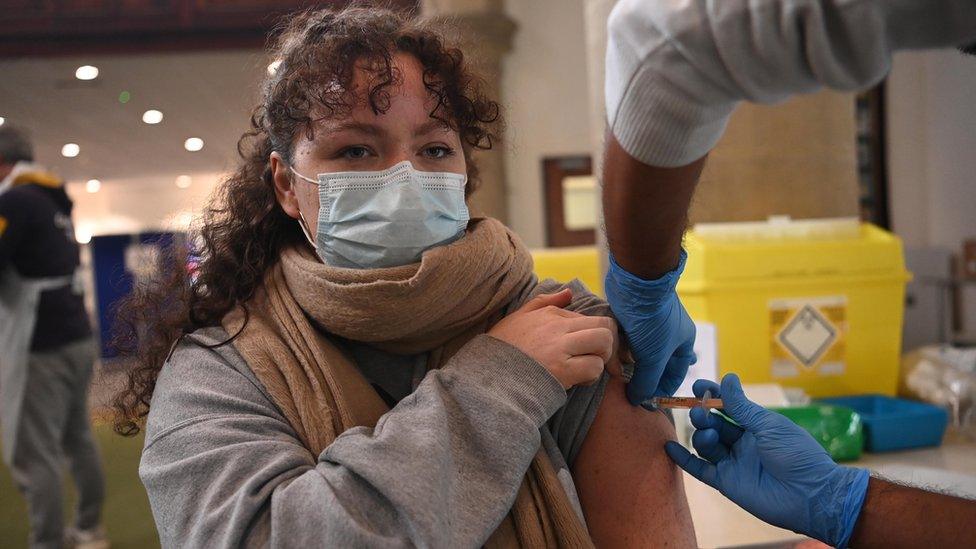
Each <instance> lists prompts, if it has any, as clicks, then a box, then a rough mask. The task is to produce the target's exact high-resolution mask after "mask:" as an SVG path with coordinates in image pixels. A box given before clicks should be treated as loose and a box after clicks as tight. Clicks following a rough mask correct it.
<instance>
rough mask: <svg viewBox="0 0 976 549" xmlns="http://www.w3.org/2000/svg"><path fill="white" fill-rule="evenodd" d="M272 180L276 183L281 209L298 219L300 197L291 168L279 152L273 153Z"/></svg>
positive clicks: (275, 188)
mask: <svg viewBox="0 0 976 549" xmlns="http://www.w3.org/2000/svg"><path fill="white" fill-rule="evenodd" d="M271 180H272V182H273V183H274V191H275V196H276V197H277V198H278V204H281V209H282V210H285V213H286V214H288V215H289V216H290V217H293V218H295V219H298V217H299V215H298V214H299V211H300V210H299V207H298V197H296V196H295V185H294V183H293V180H292V175H291V170H289V169H288V163H286V162H285V160H284V159H283V158H281V155H280V154H278V153H277V152H273V153H271Z"/></svg>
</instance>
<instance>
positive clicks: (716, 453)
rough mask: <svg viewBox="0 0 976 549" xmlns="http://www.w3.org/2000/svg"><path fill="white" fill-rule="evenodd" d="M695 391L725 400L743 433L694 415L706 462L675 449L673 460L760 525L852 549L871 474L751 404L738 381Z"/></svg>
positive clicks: (732, 378)
mask: <svg viewBox="0 0 976 549" xmlns="http://www.w3.org/2000/svg"><path fill="white" fill-rule="evenodd" d="M693 390H694V392H695V396H698V397H701V396H702V395H703V394H704V393H705V391H706V390H707V391H709V392H711V394H712V396H713V397H721V398H722V400H723V401H724V404H725V408H724V412H725V414H726V415H728V416H729V417H731V418H732V419H734V420H735V421H736V422H737V423H739V425H741V427H739V426H736V425H733V424H732V423H730V422H728V421H726V420H725V419H723V418H722V417H720V416H719V415H717V414H713V413H709V412H706V411H705V410H704V409H702V408H697V409H693V410H692V411H691V422H692V424H693V425H694V426H695V428H696V429H697V430H696V431H695V434H694V435H692V444H693V445H694V447H695V450H696V451H697V452H698V455H699V456H701V458H704V459H701V458H698V457H695V456H693V455H692V454H691V453H690V452H688V450H686V449H685V448H684V447H683V446H681V445H680V444H678V443H676V442H673V441H669V442H668V443H667V445H666V446H665V451H666V452H667V454H668V456H669V457H670V458H671V459H672V460H673V461H674V462H675V463H677V464H678V466H679V467H681V468H682V469H684V470H685V471H687V472H688V473H689V474H690V475H692V476H693V477H695V478H697V479H698V480H700V481H702V482H704V483H705V484H707V485H709V486H711V487H712V488H715V489H716V490H718V491H719V492H721V493H722V495H724V496H725V497H727V498H729V499H730V500H732V501H733V502H735V503H736V504H737V505H739V506H740V507H742V508H743V509H745V510H746V511H749V512H750V513H752V514H753V515H755V516H756V517H758V518H759V519H761V520H763V521H765V522H768V523H770V524H773V525H775V526H780V527H782V528H789V529H790V530H793V531H794V532H798V533H801V534H805V535H808V536H810V537H813V538H816V539H819V540H821V541H823V542H824V543H828V544H830V545H832V546H834V547H846V546H847V542H848V540H849V539H850V537H851V533H852V532H853V531H854V524H855V522H856V521H857V517H858V515H859V514H860V512H861V506H862V505H863V503H864V496H865V494H866V493H867V487H868V477H869V475H868V471H867V470H865V469H855V468H852V467H842V466H840V465H837V464H836V463H834V461H833V460H832V459H830V456H829V455H828V454H827V452H826V451H825V450H824V449H823V447H821V446H820V445H819V444H818V443H817V442H816V441H815V440H814V439H813V437H811V436H810V435H809V434H807V432H806V431H804V430H803V429H801V428H800V427H799V426H797V425H796V424H794V423H793V422H792V421H790V420H789V419H787V418H786V417H785V416H783V415H782V414H777V413H776V412H772V411H770V410H767V409H765V408H763V407H762V406H759V405H758V404H755V403H753V402H751V401H750V400H748V399H747V398H746V397H745V394H744V393H743V392H742V385H740V383H739V378H738V377H737V376H736V375H735V374H728V375H726V376H725V378H723V379H722V386H721V388H719V386H718V385H717V384H715V383H714V382H711V381H707V380H702V379H700V380H698V381H696V382H695V385H694V388H693ZM706 460H707V461H706Z"/></svg>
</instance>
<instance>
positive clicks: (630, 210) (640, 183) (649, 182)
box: [602, 134, 705, 280]
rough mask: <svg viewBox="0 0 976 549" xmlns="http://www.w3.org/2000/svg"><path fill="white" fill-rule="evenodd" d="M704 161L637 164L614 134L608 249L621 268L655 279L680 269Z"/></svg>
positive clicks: (606, 183) (606, 211)
mask: <svg viewBox="0 0 976 549" xmlns="http://www.w3.org/2000/svg"><path fill="white" fill-rule="evenodd" d="M704 165H705V159H704V158H702V159H700V160H698V161H696V162H693V163H692V164H690V165H687V166H682V167H678V168H657V167H654V166H648V165H646V164H643V163H641V162H639V161H638V160H636V159H634V158H633V157H632V156H630V154H628V153H627V151H625V150H624V149H623V148H622V147H621V146H620V143H619V142H618V141H617V139H616V138H615V137H614V136H613V135H612V134H610V135H608V136H607V150H606V156H605V159H604V163H603V178H602V180H603V215H604V223H605V226H606V234H607V244H608V246H609V248H610V253H611V254H613V256H614V259H615V260H616V261H617V264H618V265H620V266H621V267H623V268H624V269H626V270H627V271H629V272H630V273H633V274H634V275H636V276H639V277H641V278H644V279H647V280H652V279H656V278H660V277H661V276H662V275H663V274H665V273H667V272H669V271H671V270H673V269H674V268H675V267H676V266H677V265H678V256H679V254H680V252H681V238H682V236H683V235H684V232H685V228H686V226H687V224H688V208H689V206H690V205H691V197H692V195H693V194H694V191H695V185H696V184H697V183H698V178H699V176H700V175H701V171H702V168H703V167H704Z"/></svg>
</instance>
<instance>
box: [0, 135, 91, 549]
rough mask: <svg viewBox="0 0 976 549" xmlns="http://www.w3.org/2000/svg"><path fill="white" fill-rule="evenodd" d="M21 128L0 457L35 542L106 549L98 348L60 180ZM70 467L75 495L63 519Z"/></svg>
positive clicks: (2, 287) (3, 350)
mask: <svg viewBox="0 0 976 549" xmlns="http://www.w3.org/2000/svg"><path fill="white" fill-rule="evenodd" d="M33 156H34V155H33V148H32V146H31V143H30V141H29V139H28V138H27V136H26V134H25V133H24V132H23V131H21V130H20V129H18V128H13V127H9V126H4V127H0V425H2V436H3V438H2V447H3V460H4V462H5V463H6V464H7V465H8V466H9V467H10V468H11V470H12V473H13V477H14V481H15V482H16V484H17V487H18V488H19V489H20V491H21V492H22V493H23V494H24V497H25V498H26V499H27V504H28V509H29V514H30V529H31V533H30V544H31V547H38V548H40V547H44V548H47V547H52V548H54V547H62V546H69V547H85V548H96V547H107V546H108V542H107V540H106V538H105V534H104V531H103V529H102V527H101V509H102V502H103V500H104V495H105V492H104V479H103V474H102V468H101V463H100V460H99V455H98V450H97V448H96V446H95V442H94V440H93V438H92V432H91V425H90V421H89V413H88V386H89V383H90V381H91V376H92V368H93V363H94V360H95V345H94V341H93V338H92V331H91V326H90V325H89V321H88V316H87V314H86V312H85V307H84V300H83V295H82V291H81V288H80V285H79V284H78V283H77V281H78V279H77V277H76V276H75V273H76V270H77V269H78V266H79V254H78V244H77V242H76V241H75V236H74V228H73V226H72V223H71V208H72V203H71V200H70V199H69V198H68V195H67V193H66V192H65V188H64V182H63V181H62V180H61V179H60V178H59V177H57V176H55V175H53V174H51V173H50V172H48V171H47V170H45V169H44V168H43V167H41V166H39V165H37V164H35V163H34V157H33ZM65 463H67V464H68V466H69V468H70V470H71V474H72V477H73V478H74V482H75V486H76V487H77V493H78V506H77V512H76V514H75V523H74V525H73V526H72V527H70V528H67V529H65V528H64V525H63V519H62V477H63V466H64V464H65Z"/></svg>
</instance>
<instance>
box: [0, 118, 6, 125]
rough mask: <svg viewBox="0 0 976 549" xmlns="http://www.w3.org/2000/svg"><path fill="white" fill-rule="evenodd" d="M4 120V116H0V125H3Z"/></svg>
mask: <svg viewBox="0 0 976 549" xmlns="http://www.w3.org/2000/svg"><path fill="white" fill-rule="evenodd" d="M6 121H7V119H6V118H4V117H2V116H0V126H3V123H4V122H6Z"/></svg>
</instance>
